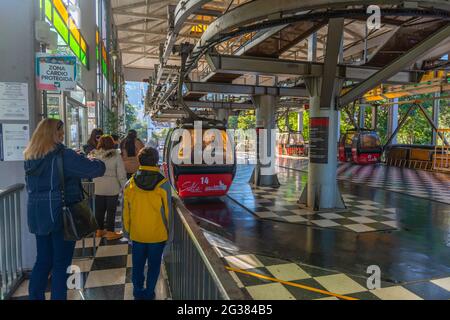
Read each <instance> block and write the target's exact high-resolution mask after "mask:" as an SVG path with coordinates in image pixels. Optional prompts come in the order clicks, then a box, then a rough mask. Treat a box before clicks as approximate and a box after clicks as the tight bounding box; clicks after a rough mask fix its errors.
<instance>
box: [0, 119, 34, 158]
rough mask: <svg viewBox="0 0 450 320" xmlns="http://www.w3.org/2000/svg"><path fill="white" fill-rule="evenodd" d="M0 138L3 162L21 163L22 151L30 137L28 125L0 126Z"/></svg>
mask: <svg viewBox="0 0 450 320" xmlns="http://www.w3.org/2000/svg"><path fill="white" fill-rule="evenodd" d="M0 136H1V138H2V143H1V145H0V147H3V148H2V149H3V150H2V152H0V155H2V159H1V160H3V161H23V160H24V156H23V151H24V150H25V148H26V147H27V144H28V141H29V137H30V126H29V125H28V124H6V123H3V124H0Z"/></svg>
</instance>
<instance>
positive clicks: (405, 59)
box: [339, 24, 450, 106]
mask: <svg viewBox="0 0 450 320" xmlns="http://www.w3.org/2000/svg"><path fill="white" fill-rule="evenodd" d="M448 37H450V24H447V25H446V26H444V27H443V28H441V29H440V30H438V31H437V32H435V33H434V34H432V35H431V36H429V37H428V38H426V39H425V40H423V41H422V42H420V43H418V44H417V45H416V46H414V47H413V48H411V49H410V50H409V51H408V52H406V53H405V54H403V55H401V56H400V57H398V58H397V59H395V60H394V61H392V62H391V63H389V64H388V65H387V66H385V67H384V68H383V69H381V70H379V71H378V72H376V73H375V74H373V75H372V76H370V77H369V78H367V79H366V80H364V81H362V82H361V83H359V84H358V85H357V86H356V87H354V88H353V89H352V90H350V91H349V92H347V93H346V94H344V95H343V96H342V97H341V98H340V99H339V106H346V105H347V104H349V103H351V102H352V101H354V100H356V99H358V98H359V97H361V96H362V95H364V93H366V92H367V91H369V90H371V89H373V88H374V87H376V86H378V85H379V84H381V83H382V82H383V81H384V80H386V79H388V78H389V77H392V76H393V75H395V74H396V73H397V72H399V71H400V70H401V69H403V68H405V67H408V66H410V65H411V64H413V63H414V62H415V61H416V60H417V59H418V58H420V57H422V56H423V55H425V54H426V53H427V52H429V51H431V50H432V49H433V48H434V47H435V46H437V45H438V44H440V43H442V42H443V41H445V40H446V39H447V38H448Z"/></svg>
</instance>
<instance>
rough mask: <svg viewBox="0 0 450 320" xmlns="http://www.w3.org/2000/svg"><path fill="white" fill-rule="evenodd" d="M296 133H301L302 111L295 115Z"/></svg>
mask: <svg viewBox="0 0 450 320" xmlns="http://www.w3.org/2000/svg"><path fill="white" fill-rule="evenodd" d="M297 128H298V130H297V131H300V132H303V111H300V112H299V113H298V114H297Z"/></svg>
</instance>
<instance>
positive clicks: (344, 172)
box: [338, 163, 450, 204]
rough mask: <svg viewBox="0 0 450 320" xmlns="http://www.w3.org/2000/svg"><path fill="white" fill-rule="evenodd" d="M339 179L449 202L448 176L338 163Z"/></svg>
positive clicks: (449, 180) (449, 182)
mask: <svg viewBox="0 0 450 320" xmlns="http://www.w3.org/2000/svg"><path fill="white" fill-rule="evenodd" d="M338 178H339V179H342V180H348V181H350V182H353V183H363V184H366V185H368V186H370V187H375V188H383V189H385V190H388V191H395V192H400V193H405V194H408V195H411V196H414V197H418V198H426V199H430V200H435V201H439V202H443V203H447V204H450V175H448V174H445V173H435V172H427V171H422V170H412V169H405V168H397V167H386V166H383V165H378V166H355V165H351V164H349V163H344V164H341V165H340V167H339V169H338Z"/></svg>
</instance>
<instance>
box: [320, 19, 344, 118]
mask: <svg viewBox="0 0 450 320" xmlns="http://www.w3.org/2000/svg"><path fill="white" fill-rule="evenodd" d="M343 29H344V18H337V19H330V22H329V23H328V36H327V47H326V52H325V63H324V65H323V76H322V88H321V90H320V108H324V109H330V108H331V107H330V106H331V103H332V101H333V99H334V97H335V94H336V67H337V64H338V57H339V52H340V49H341V47H342V37H343V32H342V30H343ZM338 90H339V89H338Z"/></svg>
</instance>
